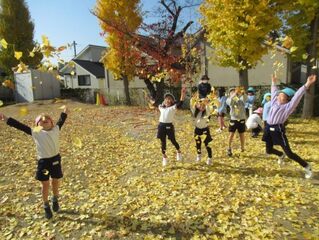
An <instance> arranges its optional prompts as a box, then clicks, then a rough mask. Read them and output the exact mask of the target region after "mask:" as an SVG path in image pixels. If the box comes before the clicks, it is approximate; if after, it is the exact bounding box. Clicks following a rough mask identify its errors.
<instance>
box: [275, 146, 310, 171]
mask: <svg viewBox="0 0 319 240" xmlns="http://www.w3.org/2000/svg"><path fill="white" fill-rule="evenodd" d="M281 147H282V149H283V150H284V152H285V153H286V155H287V157H288V158H290V159H292V160H294V161H295V162H297V163H299V164H300V165H301V166H303V167H304V168H305V167H307V166H308V165H309V164H308V163H307V162H306V161H305V160H303V159H302V158H301V157H299V156H298V155H297V154H296V153H294V152H292V151H291V148H290V146H289V143H288V142H287V143H286V145H282V146H281Z"/></svg>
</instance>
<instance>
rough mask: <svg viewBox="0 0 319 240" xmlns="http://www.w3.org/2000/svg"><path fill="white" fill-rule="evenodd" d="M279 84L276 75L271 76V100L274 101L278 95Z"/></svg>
mask: <svg viewBox="0 0 319 240" xmlns="http://www.w3.org/2000/svg"><path fill="white" fill-rule="evenodd" d="M277 82H278V79H277V77H276V74H272V75H271V99H274V98H275V96H276V94H277V91H278V87H277Z"/></svg>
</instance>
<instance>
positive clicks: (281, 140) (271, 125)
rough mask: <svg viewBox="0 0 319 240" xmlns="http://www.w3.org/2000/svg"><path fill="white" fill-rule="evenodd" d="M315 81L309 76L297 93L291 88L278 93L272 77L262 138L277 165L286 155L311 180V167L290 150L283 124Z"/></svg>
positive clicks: (313, 76)
mask: <svg viewBox="0 0 319 240" xmlns="http://www.w3.org/2000/svg"><path fill="white" fill-rule="evenodd" d="M315 81H316V75H311V76H309V77H308V79H307V82H306V84H305V85H303V86H302V87H301V88H299V89H298V91H297V92H295V91H294V90H293V89H291V88H285V89H283V90H282V91H278V88H277V86H276V82H277V79H276V77H275V76H272V85H271V108H270V111H269V115H268V119H267V125H266V129H265V132H264V136H263V141H265V142H266V152H267V153H268V154H275V155H277V156H278V157H279V159H278V163H279V164H282V163H283V159H284V157H285V155H287V157H288V158H290V159H292V160H294V161H296V162H297V163H299V164H300V165H301V166H302V167H304V169H305V178H311V176H312V170H311V166H310V164H309V163H307V162H306V161H304V160H303V159H302V158H301V157H299V156H298V155H297V154H296V153H294V152H292V150H291V149H290V146H289V142H288V139H287V136H286V130H285V126H284V123H285V122H286V120H287V119H288V117H289V115H290V114H292V113H293V111H294V110H295V109H296V107H297V106H298V104H299V102H300V100H301V98H302V97H303V95H304V94H305V92H306V91H307V89H309V87H310V86H311V85H312V84H314V83H315ZM274 145H279V146H281V148H282V149H283V150H284V153H282V152H281V151H278V150H276V149H274Z"/></svg>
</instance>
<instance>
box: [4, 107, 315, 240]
mask: <svg viewBox="0 0 319 240" xmlns="http://www.w3.org/2000/svg"><path fill="white" fill-rule="evenodd" d="M62 105H67V106H68V107H69V108H70V114H69V117H68V119H67V121H66V123H65V125H64V126H63V129H62V132H61V155H62V161H63V170H64V178H63V180H62V184H61V198H60V201H61V212H60V213H58V214H55V215H54V217H53V219H52V220H50V221H47V220H45V219H44V217H43V209H42V204H41V195H40V184H39V183H38V182H37V181H36V180H35V179H34V175H35V169H36V160H35V156H36V154H35V146H34V144H33V142H32V139H31V138H30V137H29V136H27V135H25V134H24V133H22V132H19V131H17V130H15V129H13V128H10V127H8V126H6V125H5V124H4V123H3V122H2V123H0V139H1V144H0V159H1V161H0V204H1V207H0V230H1V231H0V239H318V238H319V208H318V207H319V173H318V170H319V144H318V143H319V134H318V132H319V120H318V119H314V120H302V119H298V118H295V119H291V120H290V122H289V125H288V128H287V131H288V138H289V139H290V144H291V147H292V149H293V150H295V151H296V152H297V153H299V154H300V155H301V156H302V157H303V158H305V159H306V160H307V161H310V162H311V164H312V166H313V169H314V171H315V173H314V177H313V179H311V180H305V179H304V173H303V169H302V168H301V167H299V166H298V165H297V164H296V163H294V162H292V161H287V162H286V164H285V165H284V166H283V167H280V166H278V165H277V161H276V158H274V157H269V156H266V155H265V154H264V144H263V143H262V141H261V140H260V139H252V138H250V136H249V133H247V135H246V136H247V145H246V152H244V153H241V152H240V151H239V139H238V137H237V138H236V139H235V151H234V156H233V157H231V158H229V157H227V156H226V148H227V136H228V133H227V131H225V132H223V133H217V132H216V131H215V130H216V129H217V124H216V121H215V120H216V119H214V118H213V119H212V121H211V131H212V135H213V138H214V141H213V143H212V147H213V155H214V161H213V165H212V166H207V165H206V164H205V161H204V160H205V159H203V161H202V162H200V163H195V156H196V151H195V146H194V145H195V144H194V138H193V126H192V121H191V116H190V113H189V112H188V111H180V112H179V113H178V114H177V117H176V122H175V126H176V133H177V140H178V142H179V143H180V145H181V148H182V151H183V153H184V161H183V162H176V161H175V159H174V157H175V153H174V150H173V147H172V145H171V144H170V143H168V155H169V165H168V167H167V168H166V169H162V165H161V154H160V148H159V147H160V144H159V142H158V140H157V139H156V138H155V136H156V127H157V121H158V112H156V111H152V110H148V109H145V108H138V107H130V108H129V107H99V106H95V105H85V104H81V103H76V102H72V101H64V102H59V101H58V102H55V103H52V102H48V101H46V102H41V103H34V104H30V105H26V106H23V105H13V106H7V107H2V108H0V112H2V113H4V114H6V115H8V116H13V117H15V118H17V119H19V120H20V121H22V122H24V123H26V124H28V125H32V124H33V120H34V118H35V117H36V115H37V114H39V113H41V112H46V113H49V114H52V116H53V117H54V119H55V120H57V118H58V116H59V112H60V111H61V110H60V109H59V107H61V106H62ZM21 109H22V110H21ZM203 150H204V149H203ZM203 153H205V151H203ZM205 155H206V153H205Z"/></svg>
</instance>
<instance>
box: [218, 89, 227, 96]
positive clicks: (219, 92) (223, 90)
mask: <svg viewBox="0 0 319 240" xmlns="http://www.w3.org/2000/svg"><path fill="white" fill-rule="evenodd" d="M225 93H226V90H225V88H224V87H221V88H219V89H218V97H222V96H225Z"/></svg>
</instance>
